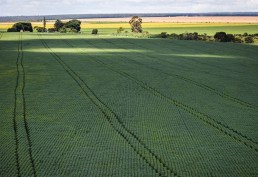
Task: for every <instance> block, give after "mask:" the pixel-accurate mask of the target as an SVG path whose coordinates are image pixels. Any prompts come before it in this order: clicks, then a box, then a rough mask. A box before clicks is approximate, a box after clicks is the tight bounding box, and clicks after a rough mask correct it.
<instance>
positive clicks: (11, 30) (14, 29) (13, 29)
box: [7, 28, 18, 32]
mask: <svg viewBox="0 0 258 177" xmlns="http://www.w3.org/2000/svg"><path fill="white" fill-rule="evenodd" d="M7 32H18V31H17V30H16V28H8V29H7Z"/></svg>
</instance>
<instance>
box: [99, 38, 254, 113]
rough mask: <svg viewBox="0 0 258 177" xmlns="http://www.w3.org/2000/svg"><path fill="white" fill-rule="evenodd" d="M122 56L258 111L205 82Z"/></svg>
mask: <svg viewBox="0 0 258 177" xmlns="http://www.w3.org/2000/svg"><path fill="white" fill-rule="evenodd" d="M103 40H104V41H106V42H107V43H110V44H112V45H114V46H117V45H116V44H114V43H113V42H110V41H108V40H106V39H103ZM131 44H132V43H131ZM138 46H140V45H138ZM140 47H142V46H140ZM143 48H144V47H143ZM142 55H143V56H144V54H142ZM148 57H149V56H148ZM123 58H126V59H128V60H130V61H133V62H134V63H136V64H138V65H141V66H144V67H145V68H149V69H152V70H155V71H158V72H160V73H163V74H165V75H168V76H171V77H176V78H178V79H180V80H183V81H185V82H188V83H190V84H193V85H196V86H198V87H201V88H203V89H205V90H208V91H210V92H213V93H215V94H216V95H218V96H220V97H222V98H224V99H227V100H230V101H232V102H235V103H238V104H240V105H241V106H245V107H247V108H251V109H254V110H255V111H256V112H258V110H257V107H256V106H255V105H253V104H251V103H248V102H246V101H243V100H241V99H238V98H235V97H233V96H230V95H229V94H226V93H223V92H221V91H219V90H217V89H214V88H213V87H210V86H208V85H205V84H203V83H200V82H197V81H194V80H192V79H189V78H187V77H184V76H181V75H178V74H171V73H167V72H164V71H162V70H160V69H158V68H154V67H151V66H148V65H145V64H143V63H141V62H139V61H136V60H134V59H131V58H129V57H126V56H123ZM151 58H155V59H158V60H160V59H159V58H157V57H152V56H151ZM161 61H162V60H161Z"/></svg>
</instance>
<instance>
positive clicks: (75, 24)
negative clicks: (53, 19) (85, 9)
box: [64, 20, 81, 32]
mask: <svg viewBox="0 0 258 177" xmlns="http://www.w3.org/2000/svg"><path fill="white" fill-rule="evenodd" d="M64 26H65V27H66V28H70V29H75V30H76V32H79V31H80V30H81V21H80V20H70V21H68V22H67V23H65V24H64Z"/></svg>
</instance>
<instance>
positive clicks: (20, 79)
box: [13, 33, 37, 177]
mask: <svg viewBox="0 0 258 177" xmlns="http://www.w3.org/2000/svg"><path fill="white" fill-rule="evenodd" d="M22 46H23V42H22V33H20V34H19V43H18V56H17V59H16V72H17V77H16V85H15V89H14V98H15V102H14V111H13V129H14V134H15V159H16V169H17V176H18V177H20V176H21V163H22V162H21V161H20V160H21V158H20V155H19V137H18V136H19V132H18V122H17V118H18V117H17V105H18V104H19V103H18V102H19V101H18V100H22V101H21V102H22V103H21V104H22V107H23V110H22V117H23V119H22V123H23V127H24V129H25V134H26V135H25V136H26V140H27V143H28V144H27V145H28V156H29V161H30V165H31V170H32V173H33V175H34V176H37V174H36V168H35V162H34V159H33V156H32V142H31V138H30V130H29V125H28V121H27V115H26V100H25V94H24V90H25V70H24V66H23V47H22ZM19 85H21V88H20V87H19ZM19 93H21V96H19V95H20V94H19Z"/></svg>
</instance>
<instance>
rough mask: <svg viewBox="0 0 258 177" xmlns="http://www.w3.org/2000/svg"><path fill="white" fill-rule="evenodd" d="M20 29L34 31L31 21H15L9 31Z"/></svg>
mask: <svg viewBox="0 0 258 177" xmlns="http://www.w3.org/2000/svg"><path fill="white" fill-rule="evenodd" d="M20 31H29V32H33V28H32V25H31V23H29V22H18V23H15V24H14V25H13V26H12V27H11V28H8V29H7V32H20Z"/></svg>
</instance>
